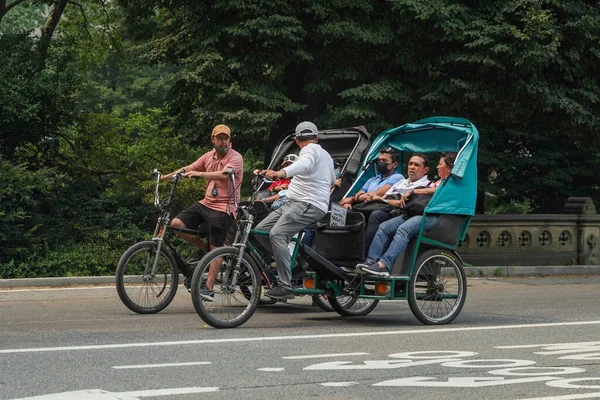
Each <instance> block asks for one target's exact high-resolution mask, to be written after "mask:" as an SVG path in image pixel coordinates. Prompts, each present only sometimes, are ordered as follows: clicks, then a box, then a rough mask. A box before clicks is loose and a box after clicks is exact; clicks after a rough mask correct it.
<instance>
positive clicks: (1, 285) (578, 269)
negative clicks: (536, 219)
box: [0, 265, 600, 289]
mask: <svg viewBox="0 0 600 400" xmlns="http://www.w3.org/2000/svg"><path fill="white" fill-rule="evenodd" d="M465 273H466V274H467V278H469V277H480V276H490V277H501V276H502V277H515V276H536V275H538V276H548V275H600V265H564V266H557V265H553V266H532V267H526V266H512V267H506V266H503V267H465ZM76 285H81V286H93V285H109V286H114V285H115V277H114V276H73V277H67V278H24V279H0V289H7V288H23V287H60V286H76Z"/></svg>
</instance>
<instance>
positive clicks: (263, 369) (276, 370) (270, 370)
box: [256, 367, 285, 372]
mask: <svg viewBox="0 0 600 400" xmlns="http://www.w3.org/2000/svg"><path fill="white" fill-rule="evenodd" d="M256 370H257V371H263V372H281V371H285V368H281V367H275V368H269V367H265V368H257V369H256Z"/></svg>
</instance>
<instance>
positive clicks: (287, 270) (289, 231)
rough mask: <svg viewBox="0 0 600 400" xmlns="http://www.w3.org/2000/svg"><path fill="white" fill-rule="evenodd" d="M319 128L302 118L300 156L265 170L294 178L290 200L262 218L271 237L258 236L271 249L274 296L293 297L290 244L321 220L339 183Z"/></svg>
mask: <svg viewBox="0 0 600 400" xmlns="http://www.w3.org/2000/svg"><path fill="white" fill-rule="evenodd" d="M318 133H319V131H318V129H317V127H316V125H315V124H313V123H312V122H308V121H305V122H301V123H300V124H298V126H297V127H296V134H295V137H294V141H295V142H296V144H297V145H298V147H299V148H300V153H299V154H298V156H299V157H298V160H297V161H296V162H294V163H293V164H291V165H289V166H287V167H285V168H283V169H281V170H279V171H273V170H270V169H269V170H266V171H263V172H262V173H263V174H264V175H265V176H266V177H267V178H270V179H278V178H291V177H294V179H292V181H291V182H290V185H289V186H288V189H287V200H286V202H285V203H284V204H283V206H281V207H280V208H278V209H277V210H275V211H273V212H271V213H270V214H269V215H268V216H267V217H266V218H265V219H264V220H262V221H261V222H260V223H259V224H258V225H257V226H256V229H258V230H261V231H265V232H269V237H268V238H267V237H264V236H257V237H256V238H257V240H259V241H260V243H261V244H262V245H263V246H264V247H265V248H267V249H269V248H270V249H271V250H272V253H273V257H274V258H275V263H276V264H277V272H278V276H279V281H278V282H277V286H275V287H273V288H272V289H271V290H269V291H268V292H267V293H265V295H266V296H269V297H271V298H273V299H293V298H294V297H295V296H294V293H293V292H292V285H291V279H292V271H291V267H290V251H289V248H288V244H289V243H290V241H291V240H292V237H293V236H294V235H295V234H296V233H298V232H300V230H302V229H303V228H305V227H307V226H308V225H310V224H312V223H313V222H316V221H319V220H320V219H321V218H323V217H324V216H325V214H326V213H327V208H328V206H329V195H330V189H331V186H333V185H334V183H335V173H334V171H333V160H332V159H331V156H330V155H329V153H327V151H325V150H324V149H323V148H322V147H321V146H320V145H318V144H317V142H318Z"/></svg>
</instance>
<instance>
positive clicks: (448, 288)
mask: <svg viewBox="0 0 600 400" xmlns="http://www.w3.org/2000/svg"><path fill="white" fill-rule="evenodd" d="M415 265H416V267H415V269H414V272H413V275H412V277H411V280H410V284H409V293H408V304H409V305H410V309H411V311H412V312H413V314H414V315H415V317H417V319H418V320H419V321H421V322H422V323H424V324H426V325H440V324H447V323H449V322H451V321H452V320H453V319H454V318H456V317H457V316H458V314H459V313H460V311H461V309H462V307H463V305H464V303H465V298H466V296H467V278H466V276H465V271H464V269H463V266H462V262H461V261H460V259H459V258H458V257H456V256H455V255H453V254H452V253H450V252H449V251H446V250H442V249H431V250H427V251H425V252H424V253H423V254H421V255H420V256H419V257H418V258H417V261H416V264H415Z"/></svg>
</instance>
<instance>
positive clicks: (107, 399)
mask: <svg viewBox="0 0 600 400" xmlns="http://www.w3.org/2000/svg"><path fill="white" fill-rule="evenodd" d="M217 391H219V388H218V387H187V388H173V389H156V390H138V391H133V392H117V393H113V392H108V391H106V390H100V389H89V390H79V391H75V392H62V393H52V394H43V395H41V396H33V397H22V398H19V399H13V400H86V399H89V400H137V399H139V398H141V397H159V396H174V395H180V394H197V393H210V392H217Z"/></svg>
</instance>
